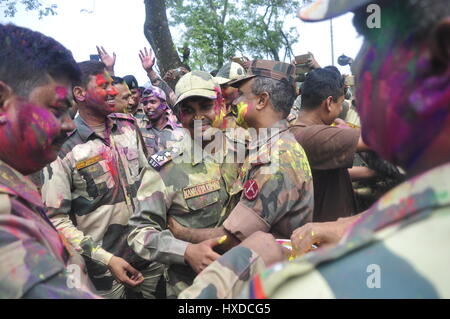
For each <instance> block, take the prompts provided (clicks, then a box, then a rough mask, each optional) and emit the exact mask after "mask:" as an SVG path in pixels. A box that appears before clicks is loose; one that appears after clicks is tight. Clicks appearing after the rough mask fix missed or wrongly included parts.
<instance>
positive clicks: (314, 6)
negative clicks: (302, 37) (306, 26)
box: [298, 0, 376, 21]
mask: <svg viewBox="0 0 450 319" xmlns="http://www.w3.org/2000/svg"><path fill="white" fill-rule="evenodd" d="M370 2H376V1H374V0H317V1H315V2H313V3H311V4H308V5H305V6H303V7H301V8H300V10H299V11H298V17H299V18H300V19H302V20H304V21H322V20H327V19H330V18H334V17H337V16H340V15H342V14H344V13H347V12H350V11H353V10H355V9H357V8H359V7H361V6H363V5H365V4H368V3H370Z"/></svg>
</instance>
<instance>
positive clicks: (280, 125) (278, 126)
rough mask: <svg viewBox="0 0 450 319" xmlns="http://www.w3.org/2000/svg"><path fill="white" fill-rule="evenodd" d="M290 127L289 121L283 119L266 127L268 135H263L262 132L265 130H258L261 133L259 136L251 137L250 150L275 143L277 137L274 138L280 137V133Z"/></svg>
mask: <svg viewBox="0 0 450 319" xmlns="http://www.w3.org/2000/svg"><path fill="white" fill-rule="evenodd" d="M288 129H289V122H288V121H287V120H286V119H282V120H280V121H278V122H276V123H275V124H274V125H272V126H271V127H269V128H267V129H266V130H267V131H266V132H267V135H262V133H261V132H263V131H260V132H258V134H259V136H258V138H254V136H252V137H251V141H250V145H249V148H250V150H252V149H255V148H260V147H262V146H264V145H271V144H273V143H274V142H276V139H274V137H279V136H280V133H282V132H284V131H286V130H288Z"/></svg>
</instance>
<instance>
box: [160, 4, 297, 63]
mask: <svg viewBox="0 0 450 319" xmlns="http://www.w3.org/2000/svg"><path fill="white" fill-rule="evenodd" d="M300 2H301V1H292V0H166V4H167V8H168V10H169V13H170V21H169V23H170V25H171V26H172V27H178V28H179V27H181V26H182V27H183V28H182V30H185V32H183V38H182V40H181V41H182V43H179V44H181V45H188V46H189V47H190V49H191V57H190V61H189V64H190V66H191V67H192V68H195V69H202V70H213V69H218V68H220V67H221V66H222V65H223V64H224V62H226V61H227V60H228V59H229V58H231V57H233V56H235V55H239V56H241V55H247V56H249V57H251V58H268V59H274V60H290V59H291V58H293V55H292V49H291V46H292V44H294V43H296V42H297V41H298V34H297V32H296V28H295V27H293V28H290V29H286V28H285V26H284V22H285V19H286V16H293V15H294V14H295V13H296V10H297V9H298V8H299V7H300ZM280 53H281V55H280Z"/></svg>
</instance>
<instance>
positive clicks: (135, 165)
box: [127, 148, 139, 178]
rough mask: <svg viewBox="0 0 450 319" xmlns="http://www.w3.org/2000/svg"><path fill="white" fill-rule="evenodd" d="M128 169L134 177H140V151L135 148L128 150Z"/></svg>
mask: <svg viewBox="0 0 450 319" xmlns="http://www.w3.org/2000/svg"><path fill="white" fill-rule="evenodd" d="M127 160H128V168H129V170H130V174H131V176H132V177H134V178H137V177H138V175H139V155H138V151H137V150H135V149H133V148H128V150H127Z"/></svg>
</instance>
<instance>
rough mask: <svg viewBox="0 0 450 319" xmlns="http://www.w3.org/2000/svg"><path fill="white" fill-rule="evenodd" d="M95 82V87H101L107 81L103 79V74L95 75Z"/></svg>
mask: <svg viewBox="0 0 450 319" xmlns="http://www.w3.org/2000/svg"><path fill="white" fill-rule="evenodd" d="M95 82H96V84H97V86H102V85H103V84H105V83H108V81H107V80H106V79H105V76H104V75H103V74H97V75H96V76H95Z"/></svg>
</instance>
